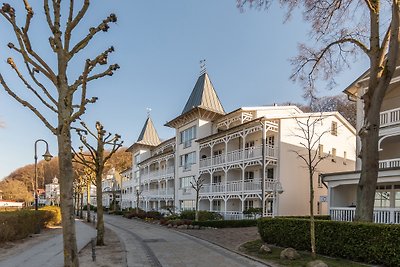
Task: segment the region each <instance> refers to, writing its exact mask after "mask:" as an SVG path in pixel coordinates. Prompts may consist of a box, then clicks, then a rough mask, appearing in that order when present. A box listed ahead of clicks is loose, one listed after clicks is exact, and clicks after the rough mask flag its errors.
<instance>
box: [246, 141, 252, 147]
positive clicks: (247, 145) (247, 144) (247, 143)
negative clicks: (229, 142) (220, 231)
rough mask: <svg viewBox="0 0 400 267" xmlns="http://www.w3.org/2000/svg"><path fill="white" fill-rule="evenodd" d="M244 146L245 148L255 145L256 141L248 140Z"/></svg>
mask: <svg viewBox="0 0 400 267" xmlns="http://www.w3.org/2000/svg"><path fill="white" fill-rule="evenodd" d="M244 147H245V148H249V147H254V141H249V142H246V144H245V145H244Z"/></svg>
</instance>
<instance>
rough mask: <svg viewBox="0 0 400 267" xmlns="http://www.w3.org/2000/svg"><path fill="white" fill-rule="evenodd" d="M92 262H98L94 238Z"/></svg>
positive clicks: (94, 239)
mask: <svg viewBox="0 0 400 267" xmlns="http://www.w3.org/2000/svg"><path fill="white" fill-rule="evenodd" d="M92 261H96V238H92Z"/></svg>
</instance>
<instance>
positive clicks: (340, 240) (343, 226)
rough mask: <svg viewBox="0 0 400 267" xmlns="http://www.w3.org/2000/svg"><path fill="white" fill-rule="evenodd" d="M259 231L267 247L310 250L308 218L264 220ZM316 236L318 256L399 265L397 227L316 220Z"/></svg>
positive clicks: (398, 231)
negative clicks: (268, 245) (271, 245)
mask: <svg viewBox="0 0 400 267" xmlns="http://www.w3.org/2000/svg"><path fill="white" fill-rule="evenodd" d="M258 231H259V233H260V235H261V238H262V240H263V241H264V242H266V243H268V244H274V245H277V246H281V247H293V248H295V249H298V250H309V249H310V221H309V220H308V219H295V218H263V219H259V220H258ZM315 233H316V249H317V253H318V254H322V255H327V256H332V257H338V258H344V259H349V260H355V261H362V262H366V263H371V264H383V265H384V266H400V246H399V244H400V225H387V224H375V223H358V222H337V221H329V220H316V221H315Z"/></svg>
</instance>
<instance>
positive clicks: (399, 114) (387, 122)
mask: <svg viewBox="0 0 400 267" xmlns="http://www.w3.org/2000/svg"><path fill="white" fill-rule="evenodd" d="M380 123H381V127H386V126H391V125H395V124H400V108H395V109H390V110H386V111H383V112H381V114H380Z"/></svg>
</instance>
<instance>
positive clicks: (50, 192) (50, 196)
mask: <svg viewBox="0 0 400 267" xmlns="http://www.w3.org/2000/svg"><path fill="white" fill-rule="evenodd" d="M45 198H46V201H45V205H47V206H50V205H57V206H58V205H60V184H59V183H58V178H57V177H54V178H53V180H52V183H51V184H46V185H45Z"/></svg>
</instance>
